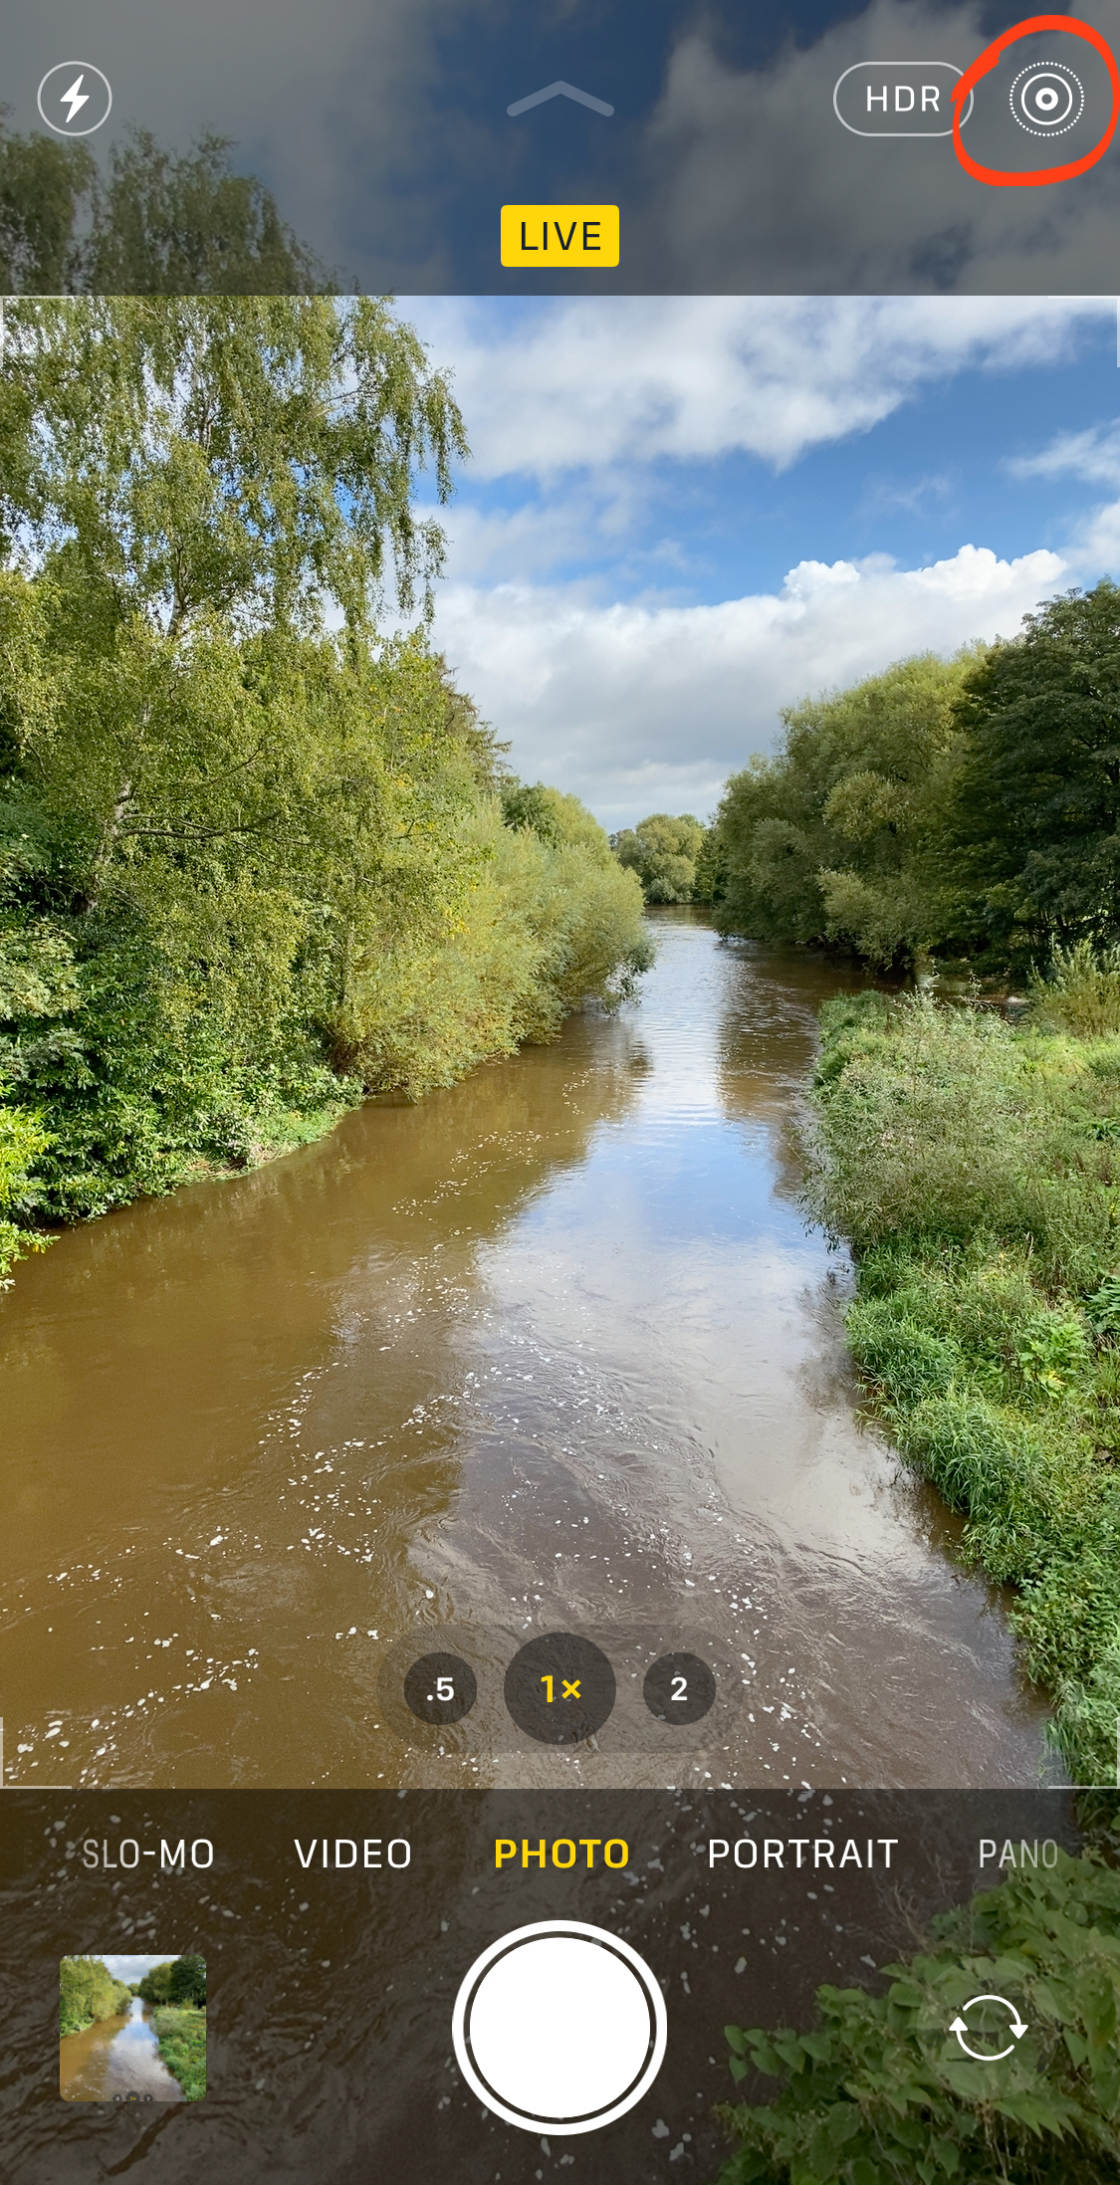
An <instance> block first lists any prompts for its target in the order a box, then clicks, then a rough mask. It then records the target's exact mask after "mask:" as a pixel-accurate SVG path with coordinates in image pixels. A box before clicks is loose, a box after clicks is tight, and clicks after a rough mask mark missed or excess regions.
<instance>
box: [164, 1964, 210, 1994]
mask: <svg viewBox="0 0 1120 2185" xmlns="http://www.w3.org/2000/svg"><path fill="white" fill-rule="evenodd" d="M169 1988H170V1996H171V2001H172V2002H173V2003H196V2004H203V2003H205V2001H206V1960H205V1958H202V1957H199V1956H198V1955H197V1953H194V1952H188V1954H187V1955H186V1956H185V1957H177V1958H176V1959H175V1962H174V1964H173V1965H172V1967H171V1980H170V1983H169Z"/></svg>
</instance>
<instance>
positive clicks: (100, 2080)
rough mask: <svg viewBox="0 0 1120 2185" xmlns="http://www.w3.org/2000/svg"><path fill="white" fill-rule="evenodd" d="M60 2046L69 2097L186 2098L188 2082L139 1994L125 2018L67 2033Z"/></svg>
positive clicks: (61, 2081)
mask: <svg viewBox="0 0 1120 2185" xmlns="http://www.w3.org/2000/svg"><path fill="white" fill-rule="evenodd" d="M58 2051H59V2061H58V2085H59V2092H60V2094H61V2095H62V2098H63V2100H64V2101H68V2102H111V2101H114V2100H115V2099H116V2098H117V2097H118V2096H124V2095H129V2094H131V2095H139V2096H141V2098H142V2099H144V2100H147V2101H156V2102H178V2101H182V2099H183V2090H182V2087H181V2086H180V2085H179V2082H178V2080H177V2079H176V2078H174V2077H173V2076H172V2074H171V2072H170V2071H169V2070H168V2068H167V2065H166V2064H165V2063H164V2061H163V2058H162V2056H161V2055H160V2052H159V2042H158V2041H157V2039H156V2033H155V2027H154V2026H153V2024H152V2020H151V2016H150V2014H149V2011H148V2007H147V2004H146V2003H142V2002H141V2000H140V1997H139V1996H138V1995H134V1996H133V1998H132V2002H131V2005H130V2007H129V2009H128V2011H127V2013H126V2014H125V2015H124V2016H123V2017H118V2018H102V2019H99V2020H98V2021H97V2023H96V2024H94V2025H92V2026H87V2027H86V2029H85V2031H84V2033H68V2034H64V2036H63V2038H62V2040H61V2041H60V2042H59V2045H58Z"/></svg>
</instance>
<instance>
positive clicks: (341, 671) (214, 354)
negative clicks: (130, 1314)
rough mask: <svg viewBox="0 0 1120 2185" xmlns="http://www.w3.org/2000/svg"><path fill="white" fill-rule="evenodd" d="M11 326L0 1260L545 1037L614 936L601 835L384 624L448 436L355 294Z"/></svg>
mask: <svg viewBox="0 0 1120 2185" xmlns="http://www.w3.org/2000/svg"><path fill="white" fill-rule="evenodd" d="M7 340H8V349H7V367H8V369H7V372H6V376H5V379H4V382H3V385H2V387H0V449H2V450H3V451H4V454H5V458H6V460H5V461H4V463H3V464H2V465H0V527H2V530H3V536H4V540H5V541H6V548H7V565H6V567H4V568H0V1077H2V1079H3V1082H4V1086H5V1088H6V1090H5V1106H4V1108H3V1109H2V1110H0V1221H3V1222H4V1223H5V1224H6V1225H7V1226H6V1227H5V1228H3V1229H2V1230H0V1248H2V1250H3V1253H4V1256H5V1258H7V1259H10V1257H11V1256H12V1252H13V1250H14V1248H15V1247H16V1245H17V1244H18V1242H19V1239H20V1236H26V1237H27V1238H28V1239H29V1240H30V1239H31V1238H32V1237H33V1234H34V1227H35V1225H36V1223H41V1222H42V1221H45V1220H61V1221H67V1220H72V1219H75V1218H78V1217H81V1216H85V1215H91V1214H97V1213H100V1212H102V1211H104V1210H105V1209H106V1208H107V1207H110V1206H113V1205H115V1204H118V1203H120V1202H122V1201H123V1200H126V1199H128V1198H131V1197H133V1196H135V1195H136V1194H137V1193H138V1192H157V1191H162V1190H166V1189H168V1188H170V1187H171V1186H172V1185H174V1184H176V1183H178V1182H180V1181H181V1180H183V1179H184V1178H185V1177H188V1176H190V1175H192V1174H197V1173H199V1172H200V1170H203V1169H206V1168H210V1167H238V1166H244V1165H245V1164H247V1163H249V1162H252V1161H254V1160H256V1159H259V1158H262V1157H263V1156H264V1155H265V1154H267V1153H268V1152H270V1151H272V1150H275V1149H280V1148H283V1147H285V1146H287V1145H290V1144H294V1143H299V1142H301V1141H302V1140H303V1139H305V1138H306V1137H309V1136H312V1135H314V1134H315V1133H316V1132H317V1131H318V1130H321V1129H323V1128H325V1127H327V1126H328V1125H329V1123H330V1122H331V1121H332V1120H333V1118H334V1117H335V1116H337V1115H338V1114H339V1113H340V1112H341V1110H342V1109H343V1108H344V1107H345V1106H347V1105H349V1104H352V1103H353V1102H354V1101H355V1100H356V1099H358V1098H360V1097H361V1095H362V1092H363V1091H364V1090H383V1089H396V1090H400V1091H404V1092H405V1093H407V1094H409V1095H415V1094H418V1093H421V1092H423V1091H425V1090H427V1089H428V1088H429V1087H431V1086H433V1085H440V1084H448V1083H450V1082H452V1081H453V1079H454V1078H456V1077H457V1076H459V1075H461V1074H462V1072H463V1071H464V1070H466V1069H468V1068H470V1067H471V1065H472V1064H473V1063H474V1062H476V1061H478V1060H480V1059H481V1058H483V1057H484V1056H486V1055H488V1054H494V1053H506V1052H509V1051H511V1050H512V1049H513V1048H514V1047H515V1046H516V1045H517V1044H518V1042H519V1041H520V1040H522V1039H527V1038H546V1037H549V1036H551V1035H552V1034H553V1033H554V1032H555V1030H556V1029H557V1027H558V1025H559V1023H560V1021H561V1020H562V1018H563V1016H564V1015H565V1014H566V1013H567V1011H569V1010H570V1009H572V1008H574V1007H576V1006H578V1005H579V1003H580V1002H582V1001H583V1000H584V999H585V998H587V997H592V996H593V997H597V998H599V999H601V1000H602V1001H604V1002H606V1003H608V1004H609V1003H611V1002H612V1001H613V1000H615V999H617V998H618V996H619V995H620V994H621V993H622V992H624V991H626V990H627V988H628V985H629V982H630V981H631V980H632V978H633V976H634V974H635V972H636V970H637V969H639V968H640V966H641V963H642V962H643V960H644V958H643V947H644V944H643V940H642V934H641V921H640V910H641V903H640V891H639V889H638V885H637V883H636V881H634V880H633V878H632V877H630V876H628V875H624V874H622V873H621V872H620V871H619V869H618V867H617V864H616V863H615V861H614V859H613V858H612V856H611V854H610V849H609V845H608V843H607V839H606V837H605V835H604V834H603V833H602V830H601V829H600V828H599V827H598V826H597V825H596V823H595V821H594V820H593V819H592V817H591V815H590V813H588V812H586V811H585V810H584V809H583V807H582V806H581V805H580V804H579V803H578V802H577V800H575V799H574V798H570V797H564V796H562V795H561V794H560V793H559V792H558V791H556V790H553V789H551V788H546V787H544V786H543V785H540V784H538V785H536V786H535V787H533V788H531V789H528V788H525V787H524V785H522V784H519V783H517V782H515V781H514V780H513V779H512V778H511V777H509V776H508V775H505V774H504V773H503V766H502V761H501V757H500V747H499V746H498V745H497V744H496V742H495V740H494V738H493V737H492V735H491V734H490V732H489V730H488V729H487V728H486V727H485V725H484V724H483V723H481V722H480V721H479V719H478V717H477V714H476V712H475V709H474V707H473V705H472V704H471V702H470V700H469V699H468V698H467V697H466V696H465V695H464V694H463V693H461V692H459V691H457V690H456V689H455V688H454V685H453V684H452V682H451V680H450V677H449V675H448V673H447V670H446V667H445V665H444V663H443V661H442V660H441V659H440V658H439V656H438V655H437V654H435V653H434V652H433V651H432V649H431V646H430V644H429V642H428V639H427V636H426V630H425V624H424V621H423V619H421V620H420V622H419V625H418V626H417V627H414V628H413V629H412V631H411V633H410V634H407V635H402V636H398V637H396V638H393V639H391V640H390V639H384V638H381V637H379V636H378V634H377V629H376V617H377V613H378V610H379V607H380V606H381V604H382V603H383V602H384V601H385V599H386V595H388V597H389V599H390V600H391V601H392V603H393V605H394V607H395V609H397V610H400V609H402V608H403V609H404V610H406V611H407V610H409V609H410V608H412V607H413V606H414V605H415V603H416V602H417V600H418V599H423V598H426V596H427V595H428V593H429V591H430V587H431V584H432V582H433V580H434V578H435V576H436V574H437V572H438V570H439V567H440V563H441V558H442V534H441V532H440V529H439V526H438V524H436V523H435V522H434V521H432V520H430V519H425V520H424V521H423V522H421V521H420V520H419V519H418V518H417V517H416V514H415V511H414V505H413V503H414V498H415V493H416V489H417V482H418V479H419V476H420V474H421V472H422V471H424V470H427V471H430V472H432V473H434V480H435V486H436V490H437V492H438V493H439V494H441V495H442V494H446V492H447V491H449V490H450V469H451V464H452V461H453V459H454V458H455V456H456V455H457V454H459V453H461V452H462V451H463V448H464V440H463V433H462V426H461V422H460V420H459V416H458V412H457V410H456V408H455V405H454V403H453V401H452V399H451V396H450V393H449V390H448V388H447V385H446V383H445V381H444V380H443V379H442V377H441V376H440V374H439V373H437V372H434V371H433V370H432V369H431V368H430V366H429V364H428V360H427V358H426V355H425V353H424V351H423V349H422V347H421V345H420V344H419V342H418V341H417V340H416V337H415V336H414V335H413V333H412V332H411V330H410V329H409V328H408V327H406V326H403V325H401V324H400V322H399V321H397V320H396V319H395V318H394V316H393V315H392V313H391V312H390V311H389V310H388V309H387V308H386V306H385V305H384V304H382V303H379V302H377V301H376V300H370V299H359V300H357V301H355V302H352V303H349V302H348V303H345V304H341V303H339V304H335V303H329V302H326V301H322V300H319V301H316V300H313V299H307V298H294V299H288V298H285V299H283V300H279V301H278V300H270V299H268V298H260V299H254V300H252V301H249V302H237V301H236V300H231V299H228V298H222V299H220V300H218V301H213V302H207V301H205V300H199V299H188V300H183V299H179V298H177V299H174V300H172V301H161V302H154V303H153V302H146V301H142V300H141V301H138V300H136V299H130V300H127V301H124V302H119V303H112V304H109V303H86V304H81V305H78V306H74V305H68V306H58V305H55V304H36V305H31V304H17V305H13V306H10V307H9V310H8V313H7ZM340 622H341V627H338V626H336V625H338V624H339V623H340ZM502 800H504V803H505V806H506V808H507V818H508V820H509V824H503V819H502V809H501V806H502ZM13 1231H14V1232H16V1234H13V1233H12V1232H13Z"/></svg>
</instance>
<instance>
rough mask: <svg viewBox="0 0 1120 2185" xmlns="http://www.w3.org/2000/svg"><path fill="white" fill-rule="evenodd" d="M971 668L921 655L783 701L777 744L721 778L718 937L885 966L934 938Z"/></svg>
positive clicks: (965, 661) (942, 902)
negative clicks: (794, 946) (722, 872)
mask: <svg viewBox="0 0 1120 2185" xmlns="http://www.w3.org/2000/svg"><path fill="white" fill-rule="evenodd" d="M974 662H975V654H974V653H965V654H961V655H958V657H957V658H956V659H955V660H951V661H945V660H940V659H938V658H937V657H936V656H935V655H934V654H932V653H927V654H923V655H921V656H919V657H917V658H915V659H912V660H904V661H900V662H899V663H898V664H897V665H896V666H895V667H892V668H888V669H887V670H886V671H885V673H884V674H882V675H875V676H871V677H869V678H868V679H867V680H866V681H865V682H862V683H858V684H856V685H855V686H854V687H853V688H852V689H851V690H847V691H843V692H841V693H839V694H837V695H834V696H830V697H825V698H819V699H807V700H805V701H804V702H803V703H802V704H800V705H797V706H792V707H789V708H787V710H786V711H785V712H784V713H783V715H782V719H783V722H784V726H785V734H784V737H783V741H782V745H781V748H780V750H779V751H778V752H777V753H776V755H775V756H774V757H773V758H755V759H752V760H751V762H750V765H749V766H747V767H746V768H745V769H744V770H743V771H742V772H741V773H738V774H734V775H732V777H731V779H730V781H729V782H728V784H727V788H726V790H725V792H724V796H723V801H722V804H721V806H720V811H719V815H718V819H717V834H718V838H719V842H720V846H721V849H722V853H723V857H724V859H725V863H726V884H725V891H724V899H723V903H722V906H721V910H720V914H719V916H720V923H721V925H722V927H723V929H724V930H725V931H726V932H736V933H745V934H749V935H751V936H752V937H754V938H757V939H760V940H775V941H795V942H810V941H816V942H822V943H834V944H837V945H839V946H842V947H847V948H851V949H854V950H856V951H857V952H858V953H859V954H860V955H862V956H865V957H867V958H868V959H869V960H870V961H871V962H873V963H878V964H884V965H885V964H890V963H892V962H906V961H909V960H911V959H912V958H913V957H914V956H915V955H917V954H919V953H920V952H921V951H922V950H923V949H925V948H928V947H929V946H930V944H931V943H932V942H933V941H934V940H936V939H937V938H939V936H940V934H941V932H942V931H943V929H944V927H945V923H946V918H947V916H948V915H949V913H948V910H947V899H946V889H947V879H946V874H945V870H944V860H943V850H944V840H945V834H944V830H945V815H946V811H947V807H948V803H949V799H950V797H951V794H952V786H953V780H954V772H955V768H956V764H957V757H958V750H959V744H960V730H959V727H958V725H957V720H956V716H955V711H954V708H955V704H956V701H957V699H958V697H959V695H960V692H961V689H962V686H963V683H964V679H965V676H966V674H967V672H968V670H969V668H970V667H971V666H972V665H973V664H974Z"/></svg>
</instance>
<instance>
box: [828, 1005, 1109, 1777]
mask: <svg viewBox="0 0 1120 2185" xmlns="http://www.w3.org/2000/svg"><path fill="white" fill-rule="evenodd" d="M1098 1021H1099V1020H1098ZM1053 1024H1054V1018H1053V1015H1051V1016H1050V1019H1049V1025H1053ZM822 1030H823V1035H824V1038H823V1046H822V1052H821V1058H820V1064H819V1068H818V1073H817V1082H816V1104H817V1112H818V1115H819V1118H820V1125H821V1132H820V1138H821V1143H820V1147H819V1154H818V1160H817V1163H816V1169H815V1180H814V1186H813V1188H814V1194H815V1198H816V1202H817V1207H818V1211H819V1212H820V1213H821V1215H822V1216H823V1218H824V1219H825V1220H826V1222H827V1223H828V1225H829V1227H830V1228H831V1229H832V1230H833V1232H834V1233H836V1234H837V1235H843V1236H845V1237H847V1238H848V1239H850V1241H851V1243H852V1246H853V1248H854V1251H855V1256H856V1264H857V1270H858V1277H859V1291H858V1296H857V1298H856V1300H855V1302H854V1303H853V1304H852V1305H851V1307H850V1308H849V1312H848V1334H849V1339H850V1342H851V1346H852V1351H853V1354H854V1356H855V1358H856V1361H857V1363H858V1364H859V1365H860V1367H861V1368H862V1369H863V1371H864V1373H865V1374H866V1375H867V1376H868V1378H869V1380H870V1381H871V1382H872V1384H873V1385H874V1387H875V1390H876V1392H877V1395H878V1398H879V1401H880V1404H881V1406H882V1409H883V1411H884V1414H885V1417H886V1420H887V1423H888V1425H889V1427H890V1429H891V1431H892V1433H893V1435H894V1437H895V1439H896V1441H897V1443H898V1446H899V1448H900V1450H901V1451H902V1453H903V1454H904V1456H905V1457H906V1458H907V1459H908V1460H909V1461H910V1462H911V1463H912V1464H914V1465H915V1466H916V1467H917V1468H918V1469H919V1470H920V1471H921V1472H923V1473H924V1474H925V1476H926V1477H927V1478H928V1479H930V1480H932V1482H933V1483H934V1485H935V1486H936V1487H937V1488H938V1489H939V1490H940V1492H941V1493H942V1495H943V1496H944V1497H945V1499H946V1501H947V1502H949V1503H951V1504H952V1505H953V1507H954V1508H955V1509H957V1510H959V1511H961V1512H962V1513H963V1515H964V1517H965V1520H966V1535H965V1540H966V1549H967V1552H968V1554H969V1555H970V1556H971V1557H972V1559H973V1560H974V1561H975V1562H976V1563H977V1564H978V1565H980V1566H981V1567H982V1568H983V1569H984V1570H985V1571H986V1572H987V1573H988V1574H989V1575H990V1576H991V1577H992V1578H994V1579H996V1580H998V1581H1000V1582H1001V1583H1005V1584H1008V1585H1011V1586H1013V1587H1014V1588H1015V1589H1016V1594H1017V1599H1016V1604H1015V1608H1014V1611H1013V1618H1014V1622H1015V1625H1016V1628H1017V1630H1018V1631H1019V1633H1020V1635H1021V1637H1022V1640H1023V1644H1024V1653H1025V1663H1026V1667H1027V1669H1028V1671H1029V1673H1030V1674H1031V1675H1032V1676H1033V1677H1035V1678H1036V1679H1038V1680H1039V1681H1040V1682H1041V1683H1042V1684H1044V1685H1045V1686H1046V1687H1047V1689H1048V1690H1049V1691H1050V1692H1051V1694H1052V1696H1053V1699H1054V1703H1055V1713H1054V1723H1053V1735H1054V1738H1055V1742H1056V1743H1057V1745H1058V1747H1059V1749H1060V1751H1061V1753H1062V1755H1063V1757H1064V1760H1065V1762H1066V1765H1067V1767H1068V1768H1069V1770H1070V1773H1071V1775H1072V1776H1073V1778H1074V1780H1075V1781H1078V1782H1081V1783H1101V1782H1106V1781H1109V1780H1111V1778H1112V1775H1113V1772H1114V1769H1115V1736H1116V1717H1117V1713H1118V1712H1120V1037H1117V1035H1116V1034H1115V1032H1112V1031H1109V1032H1104V1033H1098V1034H1095V1035H1094V1036H1091V1037H1077V1036H1072V1035H1071V1034H1070V1033H1069V1032H1068V1031H1066V1030H1062V1029H1051V1028H1048V1025H1047V1023H1045V1022H1043V1021H1040V1019H1039V1018H1038V1017H1037V1016H1036V1017H1035V1018H1034V1020H1033V1021H1028V1023H1027V1024H1026V1025H1025V1026H1023V1027H1022V1028H1020V1029H1013V1028H1012V1027H1010V1026H1009V1025H1007V1024H1006V1023H1005V1022H1004V1021H1003V1019H1002V1018H1001V1017H1000V1016H998V1015H996V1014H994V1013H993V1012H991V1011H989V1010H985V1009H981V1008H952V1009H950V1008H945V1007H943V1006H938V1005H936V1004H935V1003H933V1002H931V1001H930V1000H928V999H926V998H924V997H917V996H905V997H903V998H902V999H900V1000H897V1001H893V1002H889V1001H887V1000H885V999H884V998H883V997H882V996H881V995H877V994H869V995H861V996H858V997H856V998H855V999H854V1000H849V1001H844V1002H840V1003H830V1004H828V1005H826V1008H825V1010H824V1011H823V1012H822Z"/></svg>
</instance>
